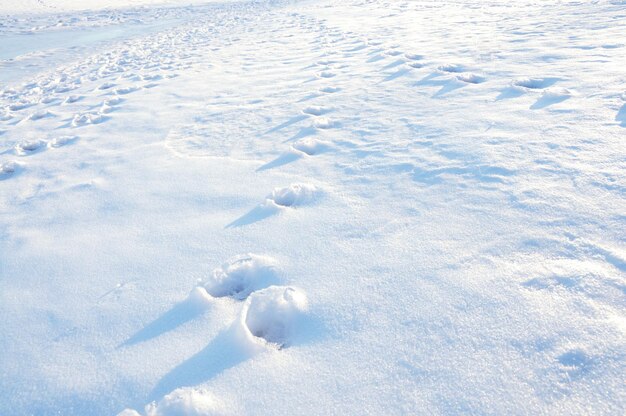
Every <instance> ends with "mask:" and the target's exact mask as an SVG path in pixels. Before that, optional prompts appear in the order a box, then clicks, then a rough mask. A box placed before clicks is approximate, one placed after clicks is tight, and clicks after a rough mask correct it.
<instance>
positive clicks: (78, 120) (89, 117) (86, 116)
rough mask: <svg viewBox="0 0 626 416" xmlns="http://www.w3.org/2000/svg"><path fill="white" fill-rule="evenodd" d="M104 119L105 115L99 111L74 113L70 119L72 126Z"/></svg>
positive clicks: (84, 124)
mask: <svg viewBox="0 0 626 416" xmlns="http://www.w3.org/2000/svg"><path fill="white" fill-rule="evenodd" d="M105 120H106V117H105V116H103V115H102V114H100V113H82V114H76V115H75V116H74V119H73V120H72V126H74V127H80V126H86V125H88V124H99V123H102V122H103V121H105Z"/></svg>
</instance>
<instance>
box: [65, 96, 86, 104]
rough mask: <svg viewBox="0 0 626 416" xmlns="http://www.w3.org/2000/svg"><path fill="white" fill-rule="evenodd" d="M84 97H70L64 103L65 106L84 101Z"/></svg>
mask: <svg viewBox="0 0 626 416" xmlns="http://www.w3.org/2000/svg"><path fill="white" fill-rule="evenodd" d="M83 98H84V97H83V96H82V95H70V96H68V97H67V98H66V99H65V100H64V101H63V104H72V103H75V102H78V101H80V100H82V99H83Z"/></svg>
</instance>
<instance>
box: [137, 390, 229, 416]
mask: <svg viewBox="0 0 626 416" xmlns="http://www.w3.org/2000/svg"><path fill="white" fill-rule="evenodd" d="M135 413H136V412H135ZM132 414H133V413H129V414H128V415H132ZM223 414H225V409H224V404H223V403H222V402H221V401H220V400H218V399H217V398H216V397H215V395H213V394H212V393H210V392H209V391H207V390H205V389H198V388H179V389H176V390H174V391H173V392H171V393H170V394H167V395H165V396H164V397H163V398H162V399H161V400H160V401H159V402H158V403H152V404H149V405H148V406H146V415H147V416H212V415H223Z"/></svg>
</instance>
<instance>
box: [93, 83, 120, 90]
mask: <svg viewBox="0 0 626 416" xmlns="http://www.w3.org/2000/svg"><path fill="white" fill-rule="evenodd" d="M115 85H116V84H115V83H113V82H105V83H104V84H102V85H100V86H99V87H98V88H97V89H98V90H108V89H111V88H113V87H115Z"/></svg>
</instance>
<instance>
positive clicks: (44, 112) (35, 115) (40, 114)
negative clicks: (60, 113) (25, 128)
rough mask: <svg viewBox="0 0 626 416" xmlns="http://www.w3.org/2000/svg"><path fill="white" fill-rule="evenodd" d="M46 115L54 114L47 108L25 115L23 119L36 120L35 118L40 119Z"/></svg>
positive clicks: (51, 115)
mask: <svg viewBox="0 0 626 416" xmlns="http://www.w3.org/2000/svg"><path fill="white" fill-rule="evenodd" d="M48 117H54V114H52V113H51V112H50V111H48V110H41V111H37V112H35V113H32V114H31V115H29V116H28V117H26V118H25V119H24V120H31V121H36V120H41V119H42V118H48Z"/></svg>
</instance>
